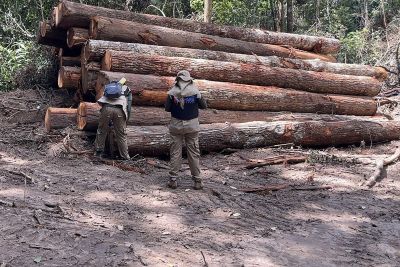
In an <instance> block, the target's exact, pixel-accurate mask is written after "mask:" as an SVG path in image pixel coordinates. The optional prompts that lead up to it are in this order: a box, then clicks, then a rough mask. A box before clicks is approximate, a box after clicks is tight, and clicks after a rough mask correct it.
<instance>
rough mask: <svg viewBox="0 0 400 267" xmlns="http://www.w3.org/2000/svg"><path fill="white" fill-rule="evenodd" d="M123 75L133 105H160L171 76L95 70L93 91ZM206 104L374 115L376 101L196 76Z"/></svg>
mask: <svg viewBox="0 0 400 267" xmlns="http://www.w3.org/2000/svg"><path fill="white" fill-rule="evenodd" d="M122 77H125V78H126V79H127V85H128V86H129V87H130V88H131V90H132V91H133V92H134V94H135V95H134V97H133V102H134V103H135V104H136V105H152V106H162V105H164V103H165V99H166V97H167V91H168V90H169V88H171V87H172V85H173V84H174V81H175V78H174V77H160V76H152V75H140V74H127V73H113V72H104V71H101V72H100V73H99V76H98V79H97V84H96V92H97V95H98V98H99V97H100V96H101V95H102V94H103V91H102V90H103V88H104V85H105V84H107V83H109V82H110V81H116V80H119V79H120V78H122ZM195 85H196V86H197V87H198V88H199V90H200V92H201V93H202V96H203V97H204V98H205V99H206V100H207V104H208V105H209V107H210V108H215V109H222V110H253V111H257V110H258V111H260V110H261V111H292V112H310V113H325V114H347V115H366V116H368V115H374V114H375V113H376V109H377V108H376V103H375V101H374V100H373V99H371V98H367V97H351V96H343V95H322V94H315V93H309V92H302V91H296V90H290V89H282V88H277V87H273V86H268V87H267V86H252V85H243V84H234V83H227V82H213V81H207V80H196V81H195Z"/></svg>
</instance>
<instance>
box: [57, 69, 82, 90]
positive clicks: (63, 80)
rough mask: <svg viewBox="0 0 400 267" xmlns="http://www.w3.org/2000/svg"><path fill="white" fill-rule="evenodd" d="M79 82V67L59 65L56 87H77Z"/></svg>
mask: <svg viewBox="0 0 400 267" xmlns="http://www.w3.org/2000/svg"><path fill="white" fill-rule="evenodd" d="M80 82H81V68H78V67H61V68H60V70H59V71H58V87H59V88H62V89H78V88H79V87H80Z"/></svg>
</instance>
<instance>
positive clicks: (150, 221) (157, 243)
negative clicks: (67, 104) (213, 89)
mask: <svg viewBox="0 0 400 267" xmlns="http://www.w3.org/2000/svg"><path fill="white" fill-rule="evenodd" d="M9 95H10V94H8V95H7V97H8V96H9ZM0 97H1V99H2V107H1V113H2V114H1V115H0V116H1V118H0V119H1V125H0V132H1V133H0V229H1V231H0V266H1V267H5V266H400V174H399V173H400V163H394V164H393V165H390V166H389V167H388V168H387V175H386V176H385V177H384V178H383V179H382V180H381V181H379V182H378V183H377V185H375V186H374V187H373V188H372V189H366V188H365V187H363V186H361V185H360V184H361V183H362V182H363V181H365V179H367V178H368V177H369V176H371V174H372V173H373V172H374V165H373V164H367V165H364V164H355V163H352V162H348V161H347V162H338V161H336V160H333V159H332V160H328V162H322V161H321V162H320V161H318V160H317V161H315V162H308V163H301V164H294V165H273V166H264V167H259V168H255V169H246V168H245V166H246V164H247V163H248V162H247V161H246V159H263V158H266V157H270V156H273V155H288V154H291V153H293V152H296V153H302V154H305V153H306V154H307V153H308V154H309V153H312V154H319V153H322V152H325V153H329V154H331V155H338V156H341V157H347V158H359V157H365V158H370V159H373V160H375V159H378V158H382V157H385V156H389V155H391V154H393V153H394V151H395V150H396V145H397V144H400V142H399V143H396V142H392V143H388V144H379V145H375V146H372V147H369V146H367V147H363V146H352V147H345V148H329V149H324V150H309V149H301V148H293V149H290V148H282V147H275V148H262V149H249V150H241V151H237V152H235V153H232V154H229V155H224V154H221V153H213V154H207V155H203V157H202V162H201V164H202V171H203V177H204V181H205V189H204V190H202V191H195V190H193V189H192V181H191V180H190V178H189V171H188V166H187V164H184V171H183V173H182V177H181V179H180V180H179V188H178V189H176V190H171V189H168V188H166V186H165V184H166V182H167V180H168V176H167V169H166V168H167V166H168V161H167V160H166V159H160V158H141V157H136V158H135V161H134V162H132V163H129V164H130V165H129V166H130V167H131V168H126V165H124V166H125V168H123V167H121V166H120V165H118V166H112V165H107V164H104V162H99V161H98V160H95V159H94V158H93V157H91V156H89V155H86V154H82V155H77V154H70V153H64V152H63V151H62V149H59V148H60V144H61V145H62V141H63V140H64V138H65V136H67V134H69V136H70V138H71V140H70V142H71V143H72V144H74V146H76V147H78V148H80V149H87V148H88V147H89V148H91V147H90V145H91V142H92V139H93V137H86V136H85V135H83V134H81V133H79V132H78V131H76V130H74V129H66V130H62V131H56V132H53V133H50V134H46V133H45V132H44V129H43V128H44V127H43V124H42V120H43V117H42V116H43V112H41V111H40V110H42V109H43V107H42V106H40V105H41V103H43V102H45V101H49V96H47V95H45V96H43V95H40V94H36V98H35V99H36V100H32V101H30V102H29V103H27V102H26V101H25V102H23V101H22V100H21V105H13V109H10V104H7V102H5V101H4V99H6V97H5V95H4V94H3V95H2V96H1V95H0ZM13 97H15V99H16V100H13V103H15V102H16V101H17V102H18V99H19V97H18V93H14V94H13ZM8 101H11V99H9V98H8ZM35 101H36V102H35ZM58 149H59V150H58ZM51 151H52V152H54V153H52V152H51ZM57 151H58V152H57ZM51 154H53V156H51ZM54 155H55V156H54ZM277 184H278V185H282V184H285V185H290V187H287V188H286V189H282V190H277V191H267V192H263V193H262V194H255V193H245V192H243V191H242V190H243V189H245V188H254V187H261V186H266V185H277ZM316 186H330V187H331V189H317V190H298V189H307V188H306V187H308V189H310V188H309V187H316Z"/></svg>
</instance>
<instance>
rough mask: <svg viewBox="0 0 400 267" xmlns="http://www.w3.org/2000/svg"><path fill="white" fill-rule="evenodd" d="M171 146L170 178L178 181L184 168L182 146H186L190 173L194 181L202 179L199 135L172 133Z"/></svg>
mask: <svg viewBox="0 0 400 267" xmlns="http://www.w3.org/2000/svg"><path fill="white" fill-rule="evenodd" d="M170 136H171V146H170V157H171V162H170V172H169V175H170V178H171V179H173V180H174V179H176V178H177V177H178V173H179V171H180V170H181V167H182V146H183V142H185V144H186V150H187V159H188V163H189V168H190V173H191V174H192V178H193V180H194V181H198V180H201V179H200V149H199V133H198V132H192V133H182V134H177V133H171V132H170Z"/></svg>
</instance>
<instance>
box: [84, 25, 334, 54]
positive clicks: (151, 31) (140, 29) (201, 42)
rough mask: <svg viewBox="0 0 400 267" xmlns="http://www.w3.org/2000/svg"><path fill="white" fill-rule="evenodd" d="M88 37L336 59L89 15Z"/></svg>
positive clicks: (216, 49) (245, 52)
mask: <svg viewBox="0 0 400 267" xmlns="http://www.w3.org/2000/svg"><path fill="white" fill-rule="evenodd" d="M90 37H91V38H93V39H101V40H112V41H121V42H128V43H145V44H152V45H161V46H172V47H181V48H195V49H204V50H214V51H224V52H232V53H239V54H249V55H252V54H256V55H260V56H280V57H292V58H302V59H321V60H324V61H335V58H334V57H332V56H329V55H321V54H314V53H310V52H306V51H301V50H297V49H293V48H288V47H283V46H278V45H270V44H260V43H253V42H246V41H240V40H234V39H231V38H222V37H218V36H211V35H204V34H200V33H193V32H186V31H180V30H175V29H171V28H165V27H160V26H154V25H146V24H140V23H136V22H130V21H125V20H118V19H110V18H104V17H94V18H93V19H92V24H91V26H90Z"/></svg>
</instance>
